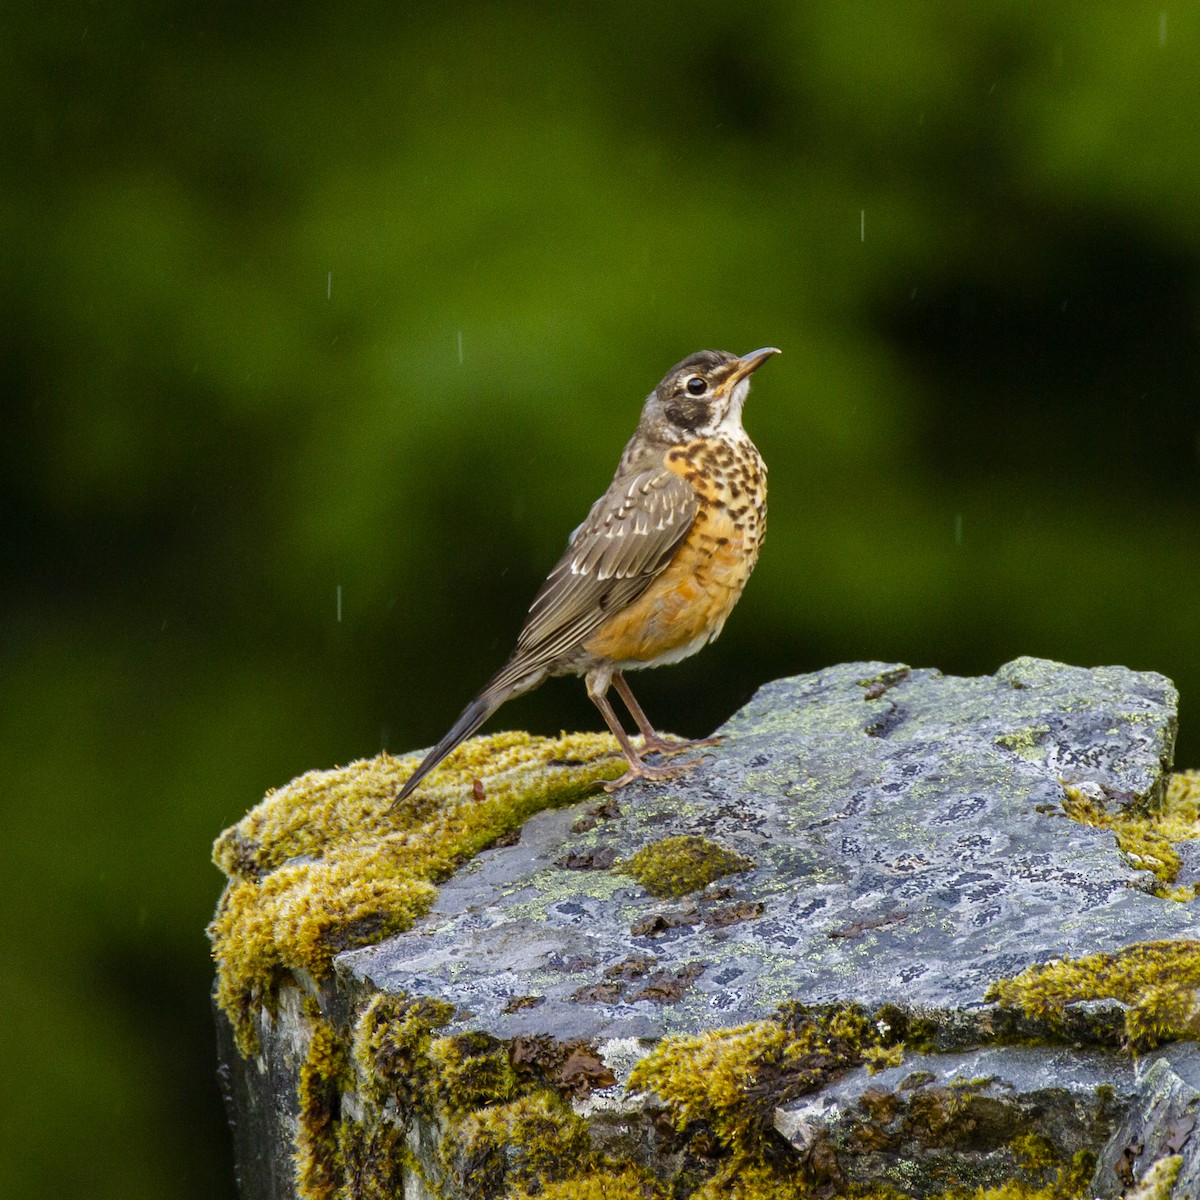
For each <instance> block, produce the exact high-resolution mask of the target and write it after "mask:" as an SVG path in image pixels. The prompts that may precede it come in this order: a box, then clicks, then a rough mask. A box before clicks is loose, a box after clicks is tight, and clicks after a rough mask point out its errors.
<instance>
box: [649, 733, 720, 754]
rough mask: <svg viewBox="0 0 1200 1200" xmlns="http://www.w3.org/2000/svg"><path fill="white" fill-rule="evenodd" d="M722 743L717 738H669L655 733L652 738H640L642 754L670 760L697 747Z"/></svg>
mask: <svg viewBox="0 0 1200 1200" xmlns="http://www.w3.org/2000/svg"><path fill="white" fill-rule="evenodd" d="M722 741H724V739H723V738H719V737H707V738H670V737H663V736H662V734H660V733H656V734H655V735H654V736H653V737H643V738H642V753H643V754H661V755H663V756H664V757H666V758H670V757H672V755H675V754H685V753H686V752H687V751H688V750H693V749H695V748H696V747H697V746H719V745H720V744H721V742H722Z"/></svg>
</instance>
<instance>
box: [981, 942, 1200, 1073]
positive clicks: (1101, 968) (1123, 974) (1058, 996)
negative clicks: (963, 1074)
mask: <svg viewBox="0 0 1200 1200" xmlns="http://www.w3.org/2000/svg"><path fill="white" fill-rule="evenodd" d="M1198 988H1200V941H1186V940H1181V941H1166V942H1138V943H1136V944H1135V945H1132V946H1127V947H1125V949H1123V950H1120V951H1118V952H1117V953H1116V954H1089V955H1087V956H1085V957H1083V958H1075V959H1071V958H1063V959H1059V960H1057V961H1055V962H1049V963H1044V964H1040V965H1037V966H1032V967H1026V969H1025V970H1024V971H1022V972H1021V973H1020V974H1019V975H1017V976H1016V977H1014V978H1012V979H1001V980H999V981H998V982H996V983H994V984H992V986H991V987H990V988H989V989H988V992H987V997H986V998H987V999H988V1000H995V1001H997V1002H999V1003H1000V1004H1001V1005H1002V1006H1004V1007H1007V1008H1015V1009H1019V1010H1020V1011H1021V1012H1023V1013H1025V1015H1026V1016H1029V1017H1033V1018H1035V1019H1037V1020H1041V1021H1044V1022H1046V1023H1047V1024H1049V1025H1050V1026H1051V1028H1055V1029H1061V1028H1062V1026H1063V1014H1064V1010H1065V1009H1066V1007H1067V1005H1069V1004H1072V1003H1075V1002H1077V1001H1080V1000H1104V999H1112V1000H1118V1001H1120V1002H1121V1003H1122V1004H1124V1005H1126V1006H1127V1009H1126V1013H1125V1037H1126V1042H1127V1044H1128V1045H1129V1046H1130V1047H1131V1048H1132V1049H1134V1050H1146V1049H1150V1048H1151V1047H1153V1046H1157V1045H1158V1044H1159V1043H1160V1042H1167V1041H1174V1040H1177V1039H1189V1038H1195V1037H1196V1036H1197V1035H1198V1034H1200V1002H1198V1001H1197V989H1198Z"/></svg>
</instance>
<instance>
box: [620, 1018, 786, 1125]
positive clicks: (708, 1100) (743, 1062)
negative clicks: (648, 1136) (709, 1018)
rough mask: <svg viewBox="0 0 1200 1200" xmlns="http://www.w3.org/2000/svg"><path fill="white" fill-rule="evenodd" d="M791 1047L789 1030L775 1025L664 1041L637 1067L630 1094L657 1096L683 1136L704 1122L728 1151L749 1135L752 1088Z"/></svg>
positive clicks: (755, 1025) (754, 1025) (768, 1023)
mask: <svg viewBox="0 0 1200 1200" xmlns="http://www.w3.org/2000/svg"><path fill="white" fill-rule="evenodd" d="M787 1048H788V1035H787V1031H786V1030H785V1029H784V1028H783V1026H782V1025H780V1024H778V1023H777V1022H775V1021H756V1022H754V1023H752V1024H750V1025H741V1026H738V1027H737V1028H736V1029H724V1030H719V1031H715V1032H711V1033H701V1034H697V1035H696V1036H694V1037H674V1038H665V1039H664V1040H663V1041H661V1042H660V1043H659V1044H658V1045H657V1046H656V1047H655V1048H654V1049H653V1050H652V1051H651V1052H650V1053H649V1054H648V1055H647V1056H646V1057H645V1058H643V1059H642V1060H641V1062H639V1063H638V1064H637V1066H635V1067H634V1068H633V1072H632V1073H631V1074H630V1076H629V1085H628V1086H629V1090H630V1091H631V1092H644V1091H653V1092H655V1093H656V1094H657V1096H658V1097H659V1099H661V1100H662V1101H663V1103H664V1104H666V1105H667V1107H668V1108H669V1109H670V1110H671V1113H672V1116H673V1117H674V1122H675V1128H676V1129H677V1130H679V1131H680V1132H682V1131H683V1130H684V1129H686V1128H687V1127H688V1125H690V1124H692V1123H693V1122H694V1121H706V1122H708V1124H710V1125H711V1126H712V1128H713V1131H714V1132H715V1133H716V1134H717V1136H718V1137H719V1138H720V1139H721V1140H722V1141H723V1142H724V1143H725V1144H726V1145H727V1146H736V1145H739V1144H740V1143H743V1142H744V1141H745V1140H746V1137H747V1136H748V1134H749V1129H748V1119H747V1116H746V1113H745V1108H746V1104H745V1100H746V1093H747V1091H748V1090H749V1088H750V1085H751V1084H752V1083H753V1082H754V1079H755V1077H756V1076H757V1075H758V1074H759V1072H760V1071H762V1070H763V1069H764V1068H766V1067H770V1066H779V1065H780V1064H781V1063H782V1061H783V1056H784V1053H785V1051H786V1050H787Z"/></svg>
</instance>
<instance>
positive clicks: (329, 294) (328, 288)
mask: <svg viewBox="0 0 1200 1200" xmlns="http://www.w3.org/2000/svg"><path fill="white" fill-rule="evenodd" d="M325 299H326V300H332V299H333V272H332V271H330V272H329V274H328V275H326V276H325Z"/></svg>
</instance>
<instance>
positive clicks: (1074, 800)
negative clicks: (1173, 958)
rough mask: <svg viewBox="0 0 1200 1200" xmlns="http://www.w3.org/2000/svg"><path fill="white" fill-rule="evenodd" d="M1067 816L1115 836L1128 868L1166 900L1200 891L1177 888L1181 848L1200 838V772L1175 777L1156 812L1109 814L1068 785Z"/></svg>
mask: <svg viewBox="0 0 1200 1200" xmlns="http://www.w3.org/2000/svg"><path fill="white" fill-rule="evenodd" d="M1064 790H1065V792H1066V799H1065V800H1064V801H1063V811H1064V812H1065V813H1066V814H1067V816H1068V817H1070V818H1071V819H1072V820H1073V821H1079V822H1080V823H1081V824H1084V825H1091V826H1094V827H1096V828H1098V829H1108V830H1111V831H1112V833H1113V835H1114V836H1115V837H1116V839H1117V845H1118V846H1119V847H1120V849H1121V852H1122V853H1123V854H1124V855H1125V857H1126V858H1127V859H1128V860H1129V862H1130V863H1131V864H1132V865H1133V866H1134V867H1136V868H1137V869H1138V870H1140V871H1149V872H1150V873H1151V874H1152V875H1153V876H1154V879H1155V884H1154V886H1153V889H1152V890H1153V891H1154V893H1155V894H1156V895H1158V896H1162V897H1163V898H1164V899H1167V900H1181V901H1183V900H1193V899H1195V897H1196V895H1197V891H1198V889H1197V887H1196V885H1191V886H1188V887H1175V886H1174V884H1175V880H1176V878H1177V877H1178V875H1179V867H1180V859H1179V854H1178V852H1177V851H1176V849H1175V846H1176V844H1177V843H1179V842H1182V841H1188V840H1190V839H1193V838H1200V771H1182V772H1179V773H1178V774H1175V775H1172V776H1171V779H1170V781H1169V783H1168V785H1167V790H1166V794H1165V796H1164V797H1163V802H1162V804H1160V805H1158V806H1157V807H1155V808H1151V809H1138V808H1135V807H1127V808H1121V809H1119V810H1118V811H1116V812H1111V813H1110V812H1109V811H1107V809H1106V808H1105V807H1104V804H1103V803H1102V801H1101V800H1099V799H1098V798H1097V797H1095V796H1091V795H1089V794H1088V793H1087V792H1086V791H1085V790H1084V789H1082V788H1079V787H1075V786H1072V785H1070V784H1066V785H1064Z"/></svg>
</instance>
